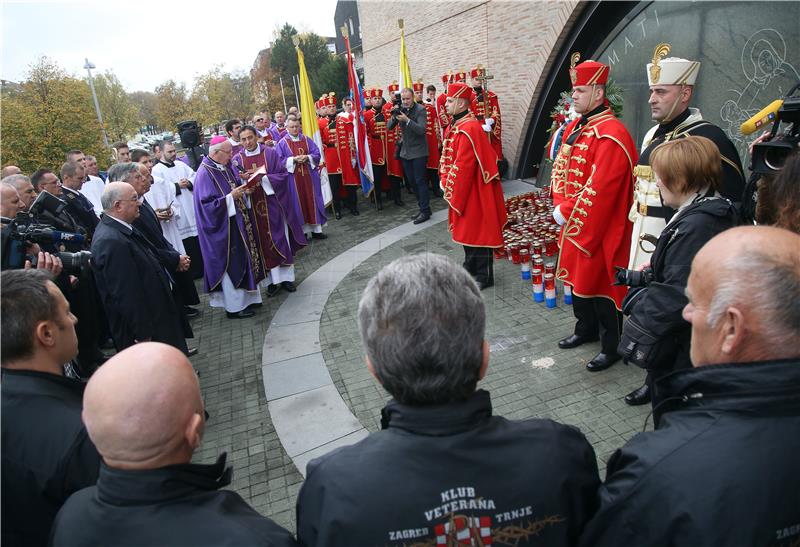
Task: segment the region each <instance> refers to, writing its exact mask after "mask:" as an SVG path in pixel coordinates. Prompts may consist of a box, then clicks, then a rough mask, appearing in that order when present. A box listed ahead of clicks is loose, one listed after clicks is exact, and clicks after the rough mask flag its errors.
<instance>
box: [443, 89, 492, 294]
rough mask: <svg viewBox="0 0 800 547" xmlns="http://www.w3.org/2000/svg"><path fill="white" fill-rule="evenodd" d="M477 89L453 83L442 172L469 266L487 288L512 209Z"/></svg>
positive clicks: (453, 225) (456, 237)
mask: <svg viewBox="0 0 800 547" xmlns="http://www.w3.org/2000/svg"><path fill="white" fill-rule="evenodd" d="M472 96H473V91H472V89H471V88H470V87H469V86H468V85H466V84H464V83H457V84H450V85H449V86H448V87H447V102H446V105H447V112H448V114H449V115H450V116H451V117H452V118H453V121H452V123H451V124H450V126H448V128H447V130H446V131H445V136H444V146H443V148H442V158H441V162H440V164H439V175H440V177H441V181H442V183H441V184H442V188H443V189H444V199H445V200H446V201H447V204H448V205H449V206H450V210H449V211H448V218H447V221H448V229H449V230H450V232H451V233H452V236H453V241H454V242H456V243H459V244H461V245H463V246H464V268H466V270H467V271H468V272H469V273H470V274H471V275H472V277H474V278H475V281H476V282H477V283H478V286H479V287H480V288H481V289H484V288H486V287H491V286H492V285H493V284H494V265H493V263H492V260H493V256H492V249H494V248H497V247H502V246H503V226H505V224H506V208H505V203H504V201H503V188H502V186H501V184H500V175H499V173H498V172H497V161H495V154H494V151H493V150H492V147H491V146H490V145H489V140H488V139H487V138H486V134H485V133H484V132H483V129H482V128H481V123H480V122H479V121H478V120H477V119H475V115H474V114H473V113H472V112H471V110H470V108H469V106H470V102H471V101H472Z"/></svg>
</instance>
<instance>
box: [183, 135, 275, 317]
mask: <svg viewBox="0 0 800 547" xmlns="http://www.w3.org/2000/svg"><path fill="white" fill-rule="evenodd" d="M231 152H232V147H231V144H230V142H228V139H226V138H225V137H214V139H212V141H211V147H210V149H209V154H208V156H207V157H204V158H203V161H202V163H201V164H200V167H199V169H198V170H197V176H196V177H195V180H194V207H195V216H196V220H197V235H198V240H199V243H200V248H201V250H202V255H203V268H204V273H203V279H204V287H205V290H206V292H208V293H211V305H212V306H213V307H224V308H225V311H227V312H228V315H229V317H248V316H251V315H253V312H252V311H250V310H248V309H247V308H248V307H249V306H251V305H253V304H258V303H260V302H261V294H260V293H259V291H258V283H259V282H260V281H262V280H263V279H264V278H265V275H266V272H265V271H264V266H263V261H262V258H261V256H260V254H259V251H258V241H257V238H256V234H255V232H254V227H253V217H252V212H251V210H250V209H249V207H248V204H249V197H248V195H247V194H248V192H250V190H247V189H246V188H245V186H244V185H243V184H241V183H240V181H239V177H238V176H237V175H236V173H234V171H233V170H232V169H231V163H230V160H231Z"/></svg>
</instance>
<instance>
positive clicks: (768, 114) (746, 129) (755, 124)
mask: <svg viewBox="0 0 800 547" xmlns="http://www.w3.org/2000/svg"><path fill="white" fill-rule="evenodd" d="M781 106H783V99H776V100H774V101H772V102H771V103H769V104H768V105H767V106H765V107H764V108H763V109H761V111H760V112H759V113H758V114H756V115H755V116H753V117H752V118H750V119H749V120H747V121H746V122H744V123H743V124H742V126H741V127H740V128H739V131H741V132H742V135H749V134H750V133H753V132H755V131H758V130H759V129H761V128H762V127H764V126H766V125H769V124H771V123H772V122H774V121H775V116H776V115H777V114H778V110H779V109H780V107H781Z"/></svg>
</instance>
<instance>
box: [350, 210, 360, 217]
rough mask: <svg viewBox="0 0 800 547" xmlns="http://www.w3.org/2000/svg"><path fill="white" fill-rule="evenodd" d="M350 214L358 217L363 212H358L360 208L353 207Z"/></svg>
mask: <svg viewBox="0 0 800 547" xmlns="http://www.w3.org/2000/svg"><path fill="white" fill-rule="evenodd" d="M350 214H351V215H353V216H354V217H357V216H358V215H360V214H361V213H359V212H358V209H353V210H352V211H350Z"/></svg>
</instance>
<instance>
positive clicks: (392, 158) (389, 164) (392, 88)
mask: <svg viewBox="0 0 800 547" xmlns="http://www.w3.org/2000/svg"><path fill="white" fill-rule="evenodd" d="M388 89H389V97H388V98H387V99H386V104H384V105H383V119H384V120H388V119H389V118H390V117H391V116H392V106H393V105H392V99H394V98H395V95H397V98H398V99H399V98H400V84H398V83H397V82H392V83H391V84H389V87H388ZM401 136H402V133H401V130H400V127H399V126H398V127H395V128H394V129H387V131H386V173H387V174H388V175H389V182H390V184H391V185H392V188H394V185H395V184H396V185H397V187H398V188H399V187H400V185H401V184H402V182H403V164H402V163H401V162H400V158H399V157H397V154H398V153H399V152H398V150H397V142H398V141H399V140H400V139H401Z"/></svg>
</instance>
